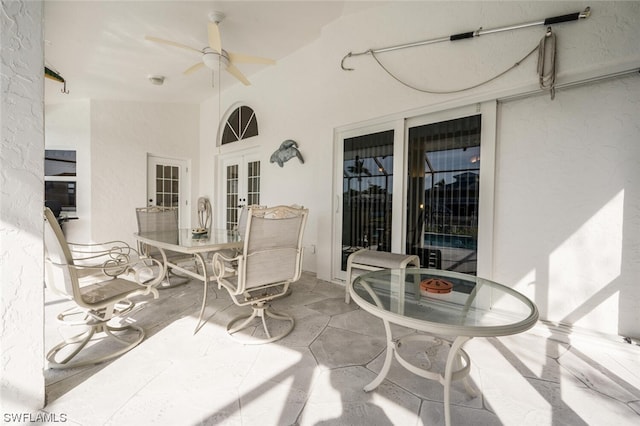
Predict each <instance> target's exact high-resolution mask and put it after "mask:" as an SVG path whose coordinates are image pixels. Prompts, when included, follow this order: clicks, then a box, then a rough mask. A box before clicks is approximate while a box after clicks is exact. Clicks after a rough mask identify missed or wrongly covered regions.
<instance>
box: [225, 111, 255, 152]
mask: <svg viewBox="0 0 640 426" xmlns="http://www.w3.org/2000/svg"><path fill="white" fill-rule="evenodd" d="M257 135H258V119H257V118H256V114H255V112H254V111H253V109H251V108H250V107H248V106H246V105H241V106H239V107H237V108H235V109H234V110H233V111H232V112H231V114H229V115H228V117H227V120H226V121H225V123H224V129H223V131H222V138H221V140H220V144H221V145H225V144H228V143H231V142H236V141H240V140H242V139H247V138H250V137H252V136H257Z"/></svg>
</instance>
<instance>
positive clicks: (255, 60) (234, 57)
mask: <svg viewBox="0 0 640 426" xmlns="http://www.w3.org/2000/svg"><path fill="white" fill-rule="evenodd" d="M227 55H229V60H230V61H231V62H233V63H245V64H266V65H275V63H276V61H274V60H273V59H269V58H261V57H259V56H250V55H245V54H242V53H233V52H227Z"/></svg>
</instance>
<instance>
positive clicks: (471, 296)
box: [349, 268, 538, 425]
mask: <svg viewBox="0 0 640 426" xmlns="http://www.w3.org/2000/svg"><path fill="white" fill-rule="evenodd" d="M349 292H350V293H351V298H352V299H353V301H354V302H355V303H356V304H357V305H358V306H360V307H361V308H362V309H364V310H365V311H367V312H369V313H371V314H373V315H374V316H376V317H378V318H380V319H382V321H383V324H384V329H385V332H386V336H387V350H386V358H385V361H384V364H383V366H382V369H381V370H380V373H379V374H378V376H377V377H376V378H375V379H374V380H373V381H372V382H371V383H369V384H368V385H366V386H365V387H364V390H365V391H367V392H369V391H372V390H374V389H375V388H376V387H378V385H380V383H382V381H383V380H384V379H385V377H386V376H387V373H388V372H389V368H390V367H391V361H392V360H393V358H394V357H395V359H396V360H397V361H398V362H399V363H400V364H401V365H402V366H403V367H405V368H406V369H408V370H409V371H411V372H413V373H415V374H418V375H419V376H421V377H424V378H427V379H431V380H436V381H438V382H440V383H441V384H442V385H444V412H445V424H446V425H450V424H451V413H450V389H451V382H452V381H453V380H463V381H464V385H465V388H466V390H467V392H469V393H470V394H471V395H472V396H475V391H474V390H473V388H472V387H471V385H470V384H469V382H468V377H467V376H468V374H469V370H470V367H471V361H470V358H469V355H468V354H467V353H466V352H465V351H464V350H463V348H462V346H463V345H464V343H466V342H467V341H469V340H470V339H472V338H474V337H492V336H506V335H510V334H517V333H521V332H523V331H526V330H528V329H530V328H531V327H533V326H534V325H535V323H536V321H537V320H538V309H537V307H536V305H535V304H534V303H533V302H532V301H531V300H529V299H528V298H527V297H526V296H524V295H522V294H520V293H518V292H517V291H515V290H513V289H511V288H509V287H506V286H504V285H501V284H498V283H495V282H493V281H489V280H486V279H483V278H479V277H476V276H473V275H467V274H461V273H456V272H450V271H442V270H437V269H418V268H408V269H391V270H389V269H387V270H382V271H375V272H369V273H366V274H363V275H360V276H359V277H358V278H356V279H355V280H354V281H353V283H351V284H350V286H349ZM389 323H395V324H398V325H401V326H405V327H408V328H411V329H415V330H418V331H422V332H426V333H428V334H430V335H436V336H438V337H441V338H444V339H445V340H447V341H448V342H447V343H448V344H449V345H450V349H449V353H448V355H447V361H446V364H445V369H444V373H441V372H436V371H430V370H426V369H423V368H419V367H417V366H415V365H413V364H411V363H410V362H408V361H407V360H405V359H403V358H402V356H401V355H400V354H399V353H398V348H399V347H400V346H401V345H402V342H403V340H404V341H409V340H412V341H415V340H423V339H424V340H427V339H431V337H430V336H425V335H424V334H422V335H421V334H414V335H409V336H406V337H403V338H399V339H394V338H393V335H392V332H391V327H390V325H389Z"/></svg>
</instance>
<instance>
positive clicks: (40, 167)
mask: <svg viewBox="0 0 640 426" xmlns="http://www.w3.org/2000/svg"><path fill="white" fill-rule="evenodd" d="M41 22H42V3H41V2H31V1H9V2H6V1H2V2H1V3H0V45H1V46H2V48H1V49H0V78H1V83H2V85H1V89H0V381H1V383H0V401H1V404H0V412H1V413H2V418H3V419H5V418H6V417H5V415H6V414H8V415H11V414H20V413H23V412H34V411H35V410H37V409H39V408H42V406H43V405H44V375H43V366H44V343H43V340H44V339H43V327H42V324H43V317H44V315H43V312H44V291H43V276H44V272H43V271H44V268H43V264H44V259H43V244H42V237H43V226H44V222H43V217H42V206H43V200H44V179H43V176H44V161H43V158H44V155H43V154H44V136H43V81H44V77H43V69H44V63H43V41H42V32H41Z"/></svg>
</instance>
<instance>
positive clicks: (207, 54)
mask: <svg viewBox="0 0 640 426" xmlns="http://www.w3.org/2000/svg"><path fill="white" fill-rule="evenodd" d="M219 60H220V61H222V65H224V66H225V67H227V66H228V65H229V57H228V56H227V55H226V52H225V51H222V55H220V54H219V53H218V52H216V51H215V50H213V49H210V48H208V47H205V49H204V53H203V54H202V62H204V64H205V65H206V66H207V68H210V69H212V70H216V69H218V61H219Z"/></svg>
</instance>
